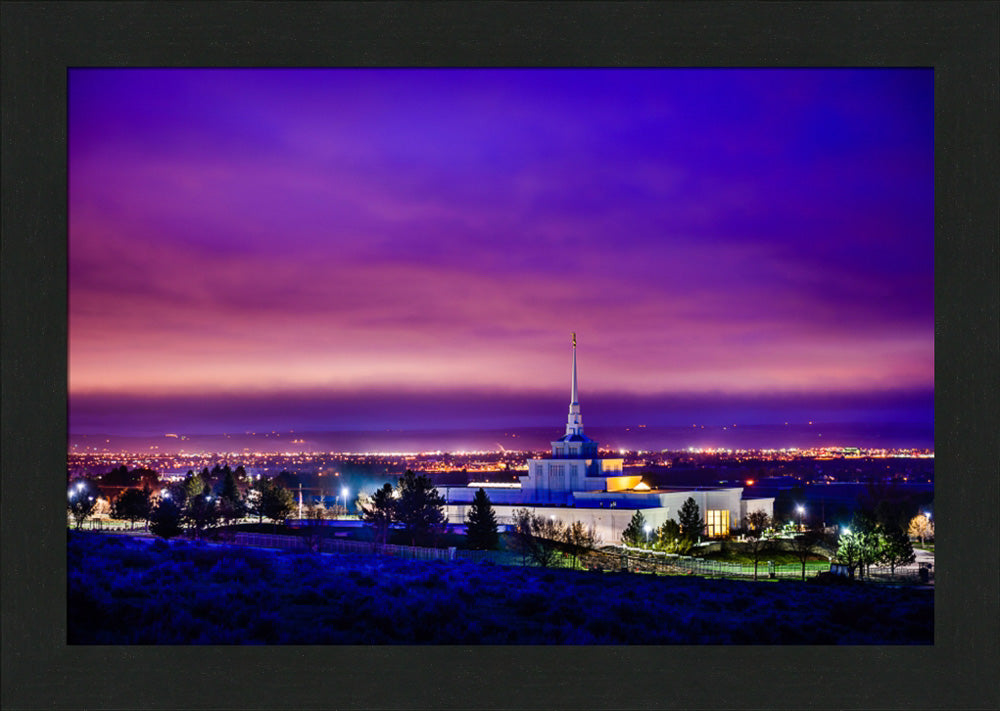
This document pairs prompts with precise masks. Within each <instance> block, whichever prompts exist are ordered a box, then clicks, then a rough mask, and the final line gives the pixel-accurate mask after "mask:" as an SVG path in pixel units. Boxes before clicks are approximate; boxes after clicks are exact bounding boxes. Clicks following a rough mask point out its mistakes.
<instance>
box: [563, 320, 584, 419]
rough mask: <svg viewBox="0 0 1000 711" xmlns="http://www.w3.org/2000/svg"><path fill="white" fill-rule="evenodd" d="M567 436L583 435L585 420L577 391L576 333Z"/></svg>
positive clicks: (574, 334)
mask: <svg viewBox="0 0 1000 711" xmlns="http://www.w3.org/2000/svg"><path fill="white" fill-rule="evenodd" d="M566 434H568V435H582V434H583V418H582V417H581V416H580V402H579V401H578V400H577V389H576V333H575V332H574V333H573V388H572V391H571V392H570V397H569V416H568V417H567V418H566Z"/></svg>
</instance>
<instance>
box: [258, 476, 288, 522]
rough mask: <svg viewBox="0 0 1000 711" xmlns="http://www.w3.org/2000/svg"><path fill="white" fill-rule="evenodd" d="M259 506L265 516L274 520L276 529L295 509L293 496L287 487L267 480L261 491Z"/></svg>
mask: <svg viewBox="0 0 1000 711" xmlns="http://www.w3.org/2000/svg"><path fill="white" fill-rule="evenodd" d="M260 508H261V512H262V514H263V515H264V516H265V517H267V518H269V519H271V520H272V521H274V526H275V530H277V527H278V524H279V523H284V522H285V519H286V518H288V517H289V516H291V515H292V511H294V510H295V497H294V496H292V492H290V491H289V490H288V489H286V488H284V487H282V486H276V485H274V484H272V483H271V482H268V486H267V487H265V489H264V490H263V491H262V492H261V499H260Z"/></svg>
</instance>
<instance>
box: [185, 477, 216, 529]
mask: <svg viewBox="0 0 1000 711" xmlns="http://www.w3.org/2000/svg"><path fill="white" fill-rule="evenodd" d="M217 504H218V499H217V498H216V497H214V496H212V494H211V493H210V489H209V488H208V485H207V484H206V485H205V488H204V489H203V490H202V493H201V494H200V495H198V496H189V497H188V500H187V504H186V505H185V507H184V516H185V518H186V519H187V520H188V523H189V524H190V525H191V528H193V529H194V532H195V535H196V536H198V535H201V532H202V531H203V530H205V529H206V528H209V527H210V526H214V525H215V524H216V522H218V520H219V510H218V508H217Z"/></svg>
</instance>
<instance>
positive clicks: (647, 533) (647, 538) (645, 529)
mask: <svg viewBox="0 0 1000 711" xmlns="http://www.w3.org/2000/svg"><path fill="white" fill-rule="evenodd" d="M643 530H644V531H645V532H646V545H647V546H648V545H649V532H650V531H652V530H653V527H652V526H650V525H649V524H648V523H647V524H646V525H645V527H644V528H643Z"/></svg>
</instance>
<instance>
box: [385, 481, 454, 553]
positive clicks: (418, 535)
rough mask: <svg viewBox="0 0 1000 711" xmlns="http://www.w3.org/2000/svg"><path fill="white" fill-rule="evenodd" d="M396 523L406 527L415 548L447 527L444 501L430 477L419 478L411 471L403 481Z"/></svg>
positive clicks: (397, 504)
mask: <svg viewBox="0 0 1000 711" xmlns="http://www.w3.org/2000/svg"><path fill="white" fill-rule="evenodd" d="M396 520H397V521H399V522H400V523H402V524H403V526H404V528H405V529H406V531H407V533H409V535H410V544H411V545H414V546H415V545H417V541H418V540H421V541H426V539H427V537H428V536H429V534H431V533H432V532H434V531H436V530H438V528H439V527H440V526H441V525H442V524H443V523H444V521H445V518H444V499H442V498H441V495H440V494H439V493H438V491H437V489H435V488H434V485H433V484H432V483H431V480H430V478H428V477H427V476H426V475H424V474H421V475H420V476H417V475H416V474H414V473H413V471H411V470H410V469H407V470H406V473H405V474H403V476H402V477H401V478H400V480H399V499H398V500H397V501H396Z"/></svg>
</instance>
